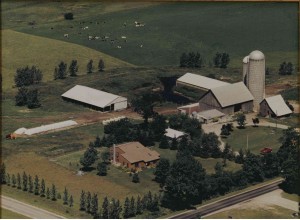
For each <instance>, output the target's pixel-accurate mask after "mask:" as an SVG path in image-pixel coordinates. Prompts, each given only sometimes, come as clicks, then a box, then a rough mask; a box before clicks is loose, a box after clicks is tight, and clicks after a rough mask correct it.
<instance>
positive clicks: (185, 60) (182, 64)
mask: <svg viewBox="0 0 300 220" xmlns="http://www.w3.org/2000/svg"><path fill="white" fill-rule="evenodd" d="M188 62H189V58H188V56H187V54H186V53H182V54H181V57H180V67H187V66H188Z"/></svg>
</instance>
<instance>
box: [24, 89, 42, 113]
mask: <svg viewBox="0 0 300 220" xmlns="http://www.w3.org/2000/svg"><path fill="white" fill-rule="evenodd" d="M40 106H41V103H40V100H39V91H38V89H32V90H29V91H28V93H27V107H28V108H30V109H32V108H38V107H40Z"/></svg>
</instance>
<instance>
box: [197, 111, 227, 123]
mask: <svg viewBox="0 0 300 220" xmlns="http://www.w3.org/2000/svg"><path fill="white" fill-rule="evenodd" d="M224 116H225V114H224V113H223V112H220V111H218V110H217V109H211V110H206V111H202V112H199V113H198V114H197V115H196V117H197V119H198V120H199V121H201V122H204V123H209V122H212V121H214V120H218V119H220V118H222V117H224Z"/></svg>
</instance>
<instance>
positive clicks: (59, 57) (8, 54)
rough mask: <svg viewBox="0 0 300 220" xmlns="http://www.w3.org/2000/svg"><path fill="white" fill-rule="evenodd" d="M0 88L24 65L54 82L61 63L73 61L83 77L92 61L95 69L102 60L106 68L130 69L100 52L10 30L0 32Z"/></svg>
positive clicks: (5, 86) (5, 87)
mask: <svg viewBox="0 0 300 220" xmlns="http://www.w3.org/2000/svg"><path fill="white" fill-rule="evenodd" d="M1 32H2V76H3V81H2V87H3V89H4V90H7V89H11V88H12V87H13V85H14V76H15V73H16V70H17V68H21V67H25V66H26V65H28V66H32V65H35V66H37V67H38V68H39V69H40V70H41V71H42V73H43V81H49V80H53V73H54V68H55V67H56V66H58V64H59V63H60V61H64V62H66V63H67V64H68V65H69V64H70V63H71V60H72V59H76V60H77V61H78V65H79V71H78V74H80V75H82V74H86V65H87V63H88V61H89V60H90V59H92V60H94V66H95V70H97V65H98V61H99V60H100V59H103V60H104V62H105V68H106V69H108V70H109V69H113V68H117V67H129V66H132V65H131V64H129V63H126V62H124V61H122V60H119V59H117V58H113V57H111V56H109V55H107V54H104V53H101V52H99V51H96V50H93V49H90V48H87V47H84V46H81V45H77V44H73V43H68V42H63V41H59V40H53V39H49V38H45V37H38V36H33V35H29V34H24V33H20V32H16V31H13V30H2V31H1Z"/></svg>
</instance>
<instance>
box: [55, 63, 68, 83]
mask: <svg viewBox="0 0 300 220" xmlns="http://www.w3.org/2000/svg"><path fill="white" fill-rule="evenodd" d="M54 74H56V73H55V71H54ZM66 77H67V64H66V63H64V62H63V61H61V62H60V64H59V65H58V68H57V78H55V77H54V79H65V78H66Z"/></svg>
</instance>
